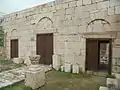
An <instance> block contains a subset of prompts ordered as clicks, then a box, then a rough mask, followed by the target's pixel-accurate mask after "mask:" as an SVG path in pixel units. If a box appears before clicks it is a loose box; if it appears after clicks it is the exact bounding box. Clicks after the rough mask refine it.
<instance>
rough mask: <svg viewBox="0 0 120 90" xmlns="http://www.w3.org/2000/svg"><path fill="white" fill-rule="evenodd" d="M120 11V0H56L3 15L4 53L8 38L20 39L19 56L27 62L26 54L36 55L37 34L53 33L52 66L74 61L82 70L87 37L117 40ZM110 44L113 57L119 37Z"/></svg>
mask: <svg viewBox="0 0 120 90" xmlns="http://www.w3.org/2000/svg"><path fill="white" fill-rule="evenodd" d="M119 14H120V2H119V0H56V1H54V2H52V3H49V4H44V5H39V6H37V7H33V8H30V9H26V10H23V11H20V12H15V13H12V14H9V15H6V16H5V17H3V18H4V21H3V22H2V23H1V25H2V26H3V27H4V29H5V32H6V33H7V34H6V43H5V49H6V50H5V53H6V55H7V58H8V59H10V55H11V53H10V50H11V48H10V47H11V45H10V40H11V39H19V58H23V59H24V60H25V62H24V63H26V64H27V65H30V64H31V62H30V60H29V56H31V55H36V49H37V48H36V35H37V34H45V33H53V38H54V40H53V41H54V45H53V67H54V68H57V70H58V68H60V65H64V64H65V63H70V64H76V63H77V64H79V67H80V68H81V69H82V71H85V60H86V59H85V55H86V43H85V41H86V38H117V39H119V38H120V37H119V30H120V23H119V22H120V20H119V19H120V18H119V17H120V15H119ZM114 31H116V34H107V32H110V33H113V32H114ZM87 33H89V35H86V34H87ZM93 34H94V35H93ZM83 37H84V40H83ZM66 42H68V45H66V44H65V43H66ZM116 42H117V44H116ZM112 43H113V44H114V43H115V44H114V45H113V47H112V49H113V54H112V55H113V56H112V57H113V58H112V59H114V58H116V57H117V58H118V57H119V55H118V54H119V48H118V47H119V40H115V42H114V41H113V42H112ZM66 54H69V55H66ZM59 55H60V57H59ZM59 60H60V61H61V62H62V63H61V64H59ZM57 61H58V62H57ZM114 67H115V66H114V65H113V67H112V69H114ZM116 67H117V69H118V70H116V71H119V67H118V66H116ZM114 71H115V69H114Z"/></svg>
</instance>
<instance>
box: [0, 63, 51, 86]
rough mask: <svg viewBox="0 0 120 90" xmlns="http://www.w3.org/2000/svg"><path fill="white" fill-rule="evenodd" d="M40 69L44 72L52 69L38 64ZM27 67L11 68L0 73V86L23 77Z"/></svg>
mask: <svg viewBox="0 0 120 90" xmlns="http://www.w3.org/2000/svg"><path fill="white" fill-rule="evenodd" d="M40 68H41V69H44V71H45V72H47V71H50V70H51V69H52V67H51V66H47V65H46V66H45V65H40ZM26 69H27V67H21V68H17V69H12V70H9V71H5V72H1V73H0V88H2V87H6V86H8V85H12V84H15V83H17V82H20V81H22V80H24V79H25V70H26Z"/></svg>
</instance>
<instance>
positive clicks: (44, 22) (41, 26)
mask: <svg viewBox="0 0 120 90" xmlns="http://www.w3.org/2000/svg"><path fill="white" fill-rule="evenodd" d="M52 29H53V21H52V20H51V19H50V18H49V17H43V18H41V19H40V20H39V21H38V23H37V25H36V30H40V31H41V30H52Z"/></svg>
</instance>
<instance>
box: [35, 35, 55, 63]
mask: <svg viewBox="0 0 120 90" xmlns="http://www.w3.org/2000/svg"><path fill="white" fill-rule="evenodd" d="M36 45H37V48H36V49H37V50H36V51H37V55H41V59H40V64H45V65H50V64H52V55H53V34H38V35H37V44H36Z"/></svg>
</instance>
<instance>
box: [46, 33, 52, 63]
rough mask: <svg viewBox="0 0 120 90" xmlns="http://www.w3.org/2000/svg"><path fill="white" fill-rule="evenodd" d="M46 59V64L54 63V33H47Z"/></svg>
mask: <svg viewBox="0 0 120 90" xmlns="http://www.w3.org/2000/svg"><path fill="white" fill-rule="evenodd" d="M46 45H47V46H46V50H45V52H46V60H45V64H47V65H49V64H52V55H53V34H47V35H46Z"/></svg>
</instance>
